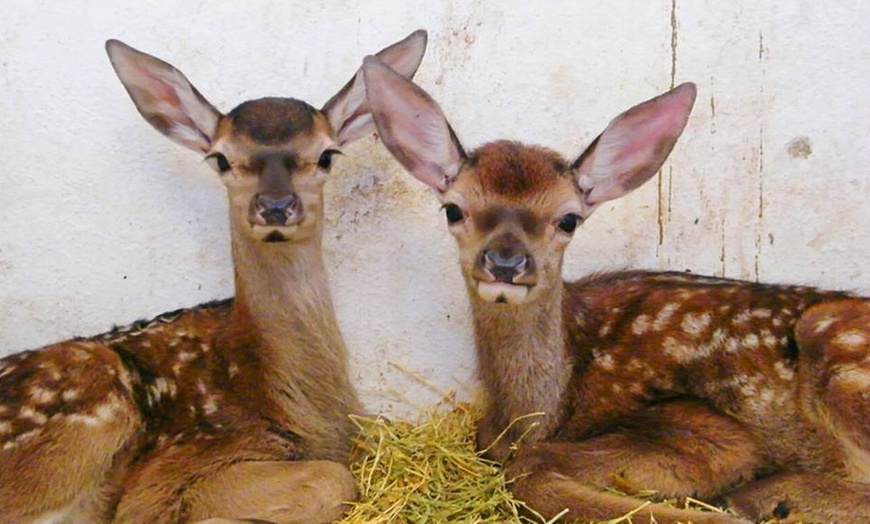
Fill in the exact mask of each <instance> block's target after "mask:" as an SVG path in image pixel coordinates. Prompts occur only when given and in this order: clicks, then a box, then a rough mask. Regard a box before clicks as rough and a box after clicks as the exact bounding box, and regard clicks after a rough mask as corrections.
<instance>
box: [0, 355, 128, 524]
mask: <svg viewBox="0 0 870 524" xmlns="http://www.w3.org/2000/svg"><path fill="white" fill-rule="evenodd" d="M141 427H142V421H141V418H140V414H139V411H138V409H137V407H136V404H135V402H134V401H133V398H132V394H131V389H130V377H129V375H128V373H127V371H126V370H125V369H124V367H123V365H122V363H121V361H120V359H119V358H118V356H117V354H116V353H115V352H113V351H111V350H110V349H109V348H107V347H105V346H103V345H101V344H98V343H94V342H88V341H75V342H67V343H64V344H58V345H55V346H48V347H46V348H44V349H42V350H39V351H33V352H27V353H21V354H18V355H13V356H11V357H8V358H6V359H3V360H2V361H0V464H2V467H0V521H2V522H17V521H25V522H27V521H29V520H31V519H35V520H38V519H43V518H46V519H51V518H55V519H60V521H64V520H63V519H67V520H68V521H74V522H81V521H90V522H93V521H96V522H101V521H103V520H104V519H107V518H108V517H107V512H108V507H109V506H110V505H111V501H110V500H108V499H110V494H109V493H107V492H106V491H107V487H108V485H110V484H112V482H113V480H114V479H113V478H111V477H112V476H113V475H115V474H116V472H117V471H118V470H120V469H121V468H122V467H123V463H124V461H125V460H126V454H125V450H127V449H128V448H130V447H131V444H132V442H133V441H134V440H135V436H136V435H137V434H138V432H139V431H140V428H141Z"/></svg>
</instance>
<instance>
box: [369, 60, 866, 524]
mask: <svg viewBox="0 0 870 524" xmlns="http://www.w3.org/2000/svg"><path fill="white" fill-rule="evenodd" d="M363 74H364V76H365V81H366V86H367V89H368V91H367V93H368V97H369V103H370V104H371V105H372V107H373V116H374V119H375V122H376V124H377V126H378V131H379V133H380V135H381V138H382V139H383V143H384V145H385V146H386V147H387V148H388V149H389V150H390V151H391V152H392V153H393V154H394V155H395V157H396V159H398V160H399V161H400V162H402V163H403V164H404V166H405V168H406V169H407V170H408V171H409V172H410V173H411V174H412V175H414V176H415V177H416V178H417V179H419V180H420V181H422V182H424V183H426V184H427V185H429V186H430V187H432V188H433V189H435V190H436V191H437V193H436V194H437V195H438V197H439V199H440V200H441V202H442V203H444V205H445V207H446V208H447V212H448V222H449V230H450V232H451V233H452V234H453V235H454V237H456V240H457V242H458V244H459V255H460V267H461V269H462V274H463V276H464V277H465V280H466V286H467V288H468V292H469V297H470V299H471V308H472V313H473V322H474V337H475V346H476V351H477V360H478V365H479V372H480V377H481V379H482V382H483V385H484V389H485V392H486V396H487V403H486V407H485V411H484V415H483V417H482V419H481V421H480V422H479V424H478V431H477V439H478V444H479V446H480V447H481V448H482V449H483V450H484V451H486V452H487V453H489V454H490V455H491V456H493V457H494V458H496V459H497V460H501V461H506V462H507V465H508V469H509V471H508V475H509V476H510V477H513V478H514V480H513V484H512V489H513V490H514V492H515V493H516V494H517V495H518V496H520V497H521V498H522V499H524V500H525V501H526V503H527V504H529V506H530V507H532V508H534V509H535V510H537V511H538V512H540V513H541V514H543V515H544V516H545V517H547V518H552V517H553V516H555V515H557V514H560V513H561V512H562V510H564V509H568V514H567V516H566V517H565V518H566V519H567V520H570V521H578V522H584V521H588V520H600V519H610V518H616V517H619V516H621V515H624V514H625V513H627V512H629V511H631V510H633V509H635V508H638V507H639V506H640V502H639V501H637V500H634V499H631V498H629V497H625V496H620V495H615V494H609V493H602V492H601V491H599V490H601V489H602V488H608V487H613V488H619V489H622V490H624V491H627V492H629V493H632V492H634V491H637V490H640V489H645V490H646V489H652V490H658V491H659V493H660V494H661V495H662V496H666V497H685V496H698V497H719V496H726V498H727V496H728V494H729V492H730V493H731V495H732V496H731V498H730V500H731V502H732V503H733V504H734V506H735V507H736V508H737V509H738V511H739V512H740V513H741V514H743V515H745V516H749V517H752V518H759V519H760V518H763V517H770V516H771V515H776V516H778V517H783V516H787V514H790V513H794V514H795V515H800V516H801V517H802V518H805V519H807V520H811V521H812V520H818V521H825V522H829V521H830V520H831V519H834V520H836V522H839V523H858V522H865V521H867V519H868V515H870V466H868V464H870V438H868V437H870V427H868V425H867V420H868V413H870V395H868V391H870V364H868V362H870V358H868V355H870V299H863V298H851V297H850V296H849V295H848V294H846V293H840V292H828V291H819V290H816V289H812V288H805V287H797V286H774V285H762V284H754V283H750V282H740V281H735V280H727V279H717V278H709V277H700V276H694V275H690V274H679V273H651V272H640V271H627V272H619V273H611V274H604V275H592V276H590V277H587V278H585V279H582V280H580V281H578V282H574V283H565V282H563V281H562V261H563V256H564V251H565V248H566V247H567V245H568V243H569V242H570V240H571V237H572V234H573V230H574V227H575V226H576V225H577V224H579V223H580V222H582V220H584V219H586V218H587V217H588V216H589V215H590V214H591V213H592V212H593V211H594V210H595V209H596V208H597V207H598V206H599V205H600V204H601V203H603V202H606V201H609V200H614V199H616V198H619V197H621V196H623V195H625V194H626V193H628V192H629V191H630V190H631V189H633V188H636V187H638V186H640V185H641V184H643V183H644V182H645V181H647V180H649V179H651V178H652V177H653V176H655V173H656V172H657V171H658V169H659V168H660V167H661V165H662V164H663V163H664V161H665V160H666V158H667V155H668V154H669V153H670V151H671V150H672V148H673V147H674V144H676V141H677V139H678V138H679V136H680V134H681V133H682V131H683V129H684V128H685V125H686V122H687V121H688V117H689V114H690V112H691V109H692V106H693V104H694V101H695V98H696V94H697V91H696V88H695V86H694V85H693V84H688V83H687V84H682V85H680V86H677V87H675V88H673V89H671V90H670V91H668V92H667V93H664V94H662V95H659V96H657V97H654V98H652V99H650V100H648V101H646V102H644V103H642V104H639V105H637V106H635V107H633V108H630V109H629V110H628V111H625V112H624V113H622V114H620V115H619V116H617V117H616V118H615V119H614V120H612V121H611V122H610V124H609V125H608V126H607V128H606V129H605V130H604V131H603V132H602V133H601V134H600V135H599V136H598V137H597V138H596V139H595V140H594V141H593V142H592V144H591V145H590V146H589V147H588V148H587V149H586V151H584V152H583V153H582V154H581V155H580V156H579V157H578V160H577V161H575V162H573V163H570V164H569V163H567V162H565V161H564V160H562V159H561V158H560V157H559V156H558V155H556V154H555V153H553V152H552V151H550V150H547V149H544V148H541V147H537V146H524V145H521V144H517V143H515V142H506V141H499V142H494V143H490V144H486V145H484V146H482V147H481V148H479V149H478V150H477V151H474V152H471V153H469V154H465V153H464V151H465V149H464V148H463V147H462V145H461V144H460V143H459V142H458V140H457V139H456V136H455V135H454V134H453V132H452V129H451V127H450V125H449V123H448V122H447V119H446V118H445V117H444V114H443V113H442V112H441V109H440V108H439V107H438V105H437V104H436V103H435V102H434V101H433V100H432V98H431V97H430V96H429V95H427V94H426V93H425V92H424V91H423V90H422V89H420V88H419V87H418V86H416V85H414V84H413V83H412V82H409V81H407V80H405V79H403V78H401V77H400V76H398V75H396V74H395V73H393V72H391V71H390V69H389V68H388V67H385V66H384V65H383V64H381V63H379V62H378V61H377V60H370V59H367V60H366V61H365V62H364V64H363ZM568 166H570V167H568ZM530 217H531V218H533V219H534V220H535V221H536V222H537V226H536V227H530V225H529V224H528V223H524V222H528V220H529V218H530ZM856 311H860V312H861V313H860V314H859V313H855V312H856ZM514 445H518V449H517V450H516V451H515V452H514V450H513V446H514ZM759 479H760V480H759ZM810 481H812V482H818V483H821V484H822V485H823V486H824V487H823V488H822V489H819V490H818V491H813V490H812V489H810V488H809V486H810V485H811V483H810ZM735 489H736V490H737V491H732V490H735ZM790 491H791V492H792V495H790V496H789V498H787V499H784V498H783V497H784V496H785V494H787V493H789V492H790ZM686 521H693V522H709V523H719V524H726V523H735V522H745V520H743V519H741V518H738V517H735V516H732V515H727V514H698V513H693V512H687V511H686V510H680V509H675V508H671V507H665V506H662V505H656V504H653V505H649V506H646V507H644V508H643V510H642V511H640V512H639V513H637V514H635V515H633V516H632V522H659V523H665V522H667V523H676V522H686Z"/></svg>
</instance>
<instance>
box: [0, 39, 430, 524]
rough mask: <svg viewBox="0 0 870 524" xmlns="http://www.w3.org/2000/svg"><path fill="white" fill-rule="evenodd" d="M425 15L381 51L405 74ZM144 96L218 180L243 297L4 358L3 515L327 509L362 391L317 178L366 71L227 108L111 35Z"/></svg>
mask: <svg viewBox="0 0 870 524" xmlns="http://www.w3.org/2000/svg"><path fill="white" fill-rule="evenodd" d="M425 48H426V33H425V32H423V31H417V32H415V33H413V34H411V35H410V36H408V37H407V38H406V39H404V40H402V41H401V42H398V43H396V44H394V45H392V46H390V47H388V48H386V49H384V50H383V51H381V52H380V53H379V54H378V56H380V57H381V58H382V59H383V60H384V61H386V62H387V63H389V64H390V65H391V66H392V67H394V68H396V70H398V71H401V72H402V74H405V75H407V76H408V77H411V76H413V75H414V73H415V72H416V70H417V67H418V66H419V64H420V61H421V59H422V57H423V53H424V51H425ZM106 50H107V52H108V54H109V58H110V59H111V63H112V65H113V66H114V69H115V71H116V72H117V74H118V76H119V78H120V79H121V82H122V83H123V84H124V87H125V88H126V89H127V91H128V93H129V94H130V96H131V98H132V99H133V102H134V103H135V105H136V108H137V109H138V110H139V112H140V113H141V114H142V116H143V117H145V119H146V120H147V121H148V122H149V123H150V124H151V125H152V126H154V127H155V128H156V129H157V130H158V131H160V132H161V133H163V134H164V135H166V136H168V137H169V138H171V139H172V140H174V141H175V142H178V143H180V144H182V145H184V146H186V147H187V148H189V149H192V150H193V151H195V152H196V153H198V154H202V155H205V158H206V159H207V160H208V162H209V164H210V165H211V166H212V167H213V168H214V170H215V171H216V172H217V174H218V175H219V176H220V179H221V180H222V181H223V183H224V184H225V186H226V189H227V192H228V196H229V202H230V206H229V208H230V216H229V222H230V231H231V235H232V256H233V263H234V268H235V286H236V296H235V298H234V299H232V300H227V301H223V302H217V303H210V304H203V305H201V306H198V307H194V308H191V309H187V310H183V311H178V312H173V313H168V314H166V315H162V316H160V317H158V318H156V319H154V320H151V321H147V322H140V323H136V324H134V325H132V326H129V327H127V328H119V329H115V330H114V331H112V332H110V333H106V334H104V335H100V336H97V337H93V338H84V339H75V340H70V341H66V342H61V343H58V344H54V345H51V346H47V347H44V348H42V349H38V350H34V351H29V352H24V353H20V354H17V355H12V356H9V357H7V358H4V359H3V360H0V464H2V466H3V467H2V468H0V521H2V522H13V523H25V522H41V523H48V522H51V523H57V522H75V523H84V522H88V523H104V522H119V523H125V524H128V523H145V522H147V523H155V522H159V523H173V524H174V523H178V522H191V521H198V520H205V519H208V521H209V522H233V521H234V520H233V519H242V518H246V519H262V520H264V521H272V522H280V523H289V522H305V523H308V522H329V521H332V520H334V519H336V518H338V517H340V516H341V514H342V513H343V511H344V509H345V503H346V502H347V501H349V500H352V499H353V498H354V497H355V481H354V479H353V477H352V475H351V474H350V471H349V470H348V468H347V466H346V462H347V460H348V452H349V447H350V438H351V436H352V434H353V432H354V426H353V424H352V421H351V420H350V419H349V418H348V414H350V413H359V412H361V411H362V406H361V404H360V402H359V400H358V399H357V396H356V393H355V391H354V388H353V386H352V384H351V382H350V379H349V377H348V370H347V356H346V350H345V346H344V342H343V341H342V337H341V333H340V332H339V329H338V324H337V322H336V319H335V314H334V310H333V304H332V300H331V297H330V293H329V287H328V282H327V277H326V272H325V268H324V263H323V252H322V247H321V244H322V236H323V224H324V216H323V191H322V188H323V184H324V182H325V180H326V179H327V175H328V173H329V171H330V167H331V165H332V162H333V156H334V155H335V154H336V153H338V152H339V148H340V147H341V146H342V145H344V144H346V143H348V142H350V141H352V140H355V139H357V138H360V137H362V136H364V135H366V134H367V133H370V132H372V131H373V129H374V128H373V124H372V119H371V115H370V113H369V110H368V105H367V103H366V100H365V91H364V85H363V80H362V76H361V74H360V73H359V72H358V73H357V74H356V75H355V76H354V77H353V78H352V79H351V80H350V82H349V83H348V84H347V85H346V86H344V88H342V89H341V90H340V91H339V92H338V93H337V94H336V95H335V96H333V97H332V98H331V99H330V100H329V101H328V102H326V104H325V105H324V106H323V108H322V109H316V108H314V107H312V106H311V105H309V104H307V103H305V102H303V101H300V100H296V99H292V98H261V99H257V100H251V101H247V102H244V103H242V104H241V105H239V106H237V107H236V108H235V109H233V110H232V111H230V112H229V113H227V114H222V113H220V112H219V111H218V110H217V109H215V108H214V107H213V106H212V105H211V104H210V103H209V102H208V101H206V99H205V98H203V97H202V95H201V94H200V93H199V91H197V89H196V88H194V87H193V85H191V84H190V82H189V81H188V80H187V79H186V78H185V76H184V75H183V74H182V73H181V72H180V71H179V70H177V69H176V68H174V67H173V66H171V65H169V64H167V63H166V62H163V61H162V60H159V59H157V58H155V57H152V56H149V55H147V54H145V53H141V52H139V51H137V50H135V49H133V48H131V47H128V46H127V45H125V44H123V43H121V42H119V41H116V40H110V41H108V42H107V43H106Z"/></svg>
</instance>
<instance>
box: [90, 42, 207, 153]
mask: <svg viewBox="0 0 870 524" xmlns="http://www.w3.org/2000/svg"><path fill="white" fill-rule="evenodd" d="M106 52H107V53H108V54H109V60H110V61H111V62H112V67H114V68H115V72H116V73H117V74H118V78H120V79H121V83H122V84H124V87H125V88H126V89H127V92H128V93H129V94H130V98H132V99H133V103H134V104H136V109H138V110H139V113H141V114H142V116H143V117H145V120H147V121H148V123H149V124H151V125H152V126H154V128H155V129H157V130H158V131H160V132H161V133H163V134H164V135H166V136H168V137H169V138H171V139H172V140H174V141H176V142H178V143H179V144H181V145H183V146H185V147H188V148H190V149H193V150H194V151H198V152H206V151H208V150H209V149H210V147H211V143H212V140H213V139H214V134H215V130H216V129H217V125H218V121H219V120H220V118H221V113H220V112H219V111H218V110H217V109H215V108H214V106H212V105H211V104H210V103H209V102H208V100H206V99H205V98H203V96H202V95H201V94H199V91H197V90H196V88H195V87H193V85H192V84H191V83H190V82H189V81H188V80H187V78H185V76H184V75H183V74H182V73H181V71H179V70H178V69H175V68H174V67H172V66H171V65H170V64H167V63H166V62H164V61H163V60H160V59H159V58H156V57H153V56H151V55H148V54H145V53H143V52H141V51H137V50H136V49H133V48H132V47H130V46H128V45H127V44H125V43H123V42H121V41H119V40H108V41H107V42H106Z"/></svg>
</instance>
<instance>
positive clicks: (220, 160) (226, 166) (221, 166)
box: [205, 153, 232, 173]
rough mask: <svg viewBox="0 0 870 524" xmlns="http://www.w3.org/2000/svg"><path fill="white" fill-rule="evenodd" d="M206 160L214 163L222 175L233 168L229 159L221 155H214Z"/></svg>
mask: <svg viewBox="0 0 870 524" xmlns="http://www.w3.org/2000/svg"><path fill="white" fill-rule="evenodd" d="M205 158H206V160H211V161H212V162H214V164H213V165H214V166H215V167H217V169H218V171H220V172H221V173H226V172H227V171H229V170H230V169H231V168H232V166H231V165H230V161H229V160H227V157H225V156H224V155H223V154H221V153H212V154H210V155H208V156H207V157H205Z"/></svg>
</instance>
